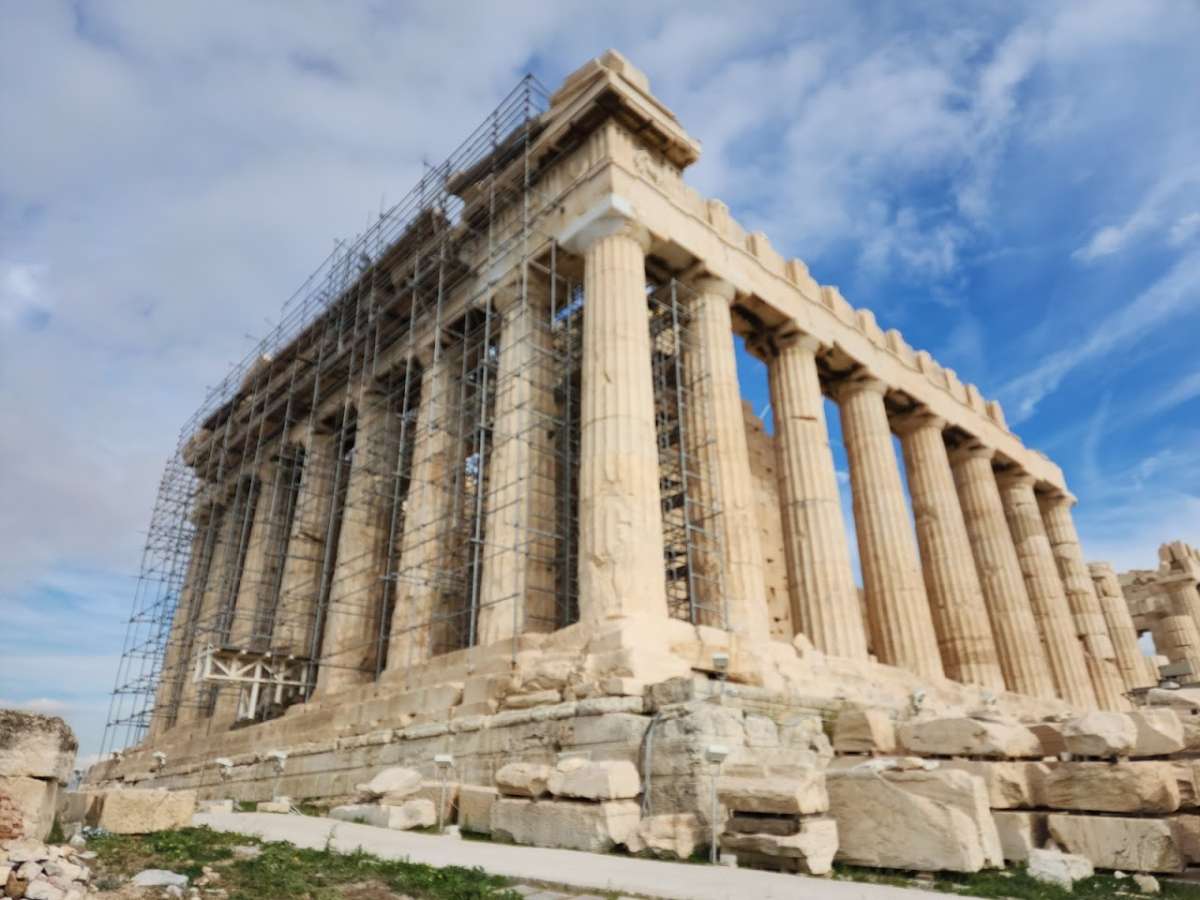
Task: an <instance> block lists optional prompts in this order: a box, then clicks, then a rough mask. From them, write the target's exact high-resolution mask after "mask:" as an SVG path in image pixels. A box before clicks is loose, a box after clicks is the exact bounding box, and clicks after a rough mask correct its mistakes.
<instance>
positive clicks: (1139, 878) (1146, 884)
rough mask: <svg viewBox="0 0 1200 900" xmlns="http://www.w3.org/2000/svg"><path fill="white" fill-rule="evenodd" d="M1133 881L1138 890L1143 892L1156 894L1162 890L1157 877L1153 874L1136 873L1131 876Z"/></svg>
mask: <svg viewBox="0 0 1200 900" xmlns="http://www.w3.org/2000/svg"><path fill="white" fill-rule="evenodd" d="M1133 883H1134V884H1136V885H1137V889H1138V891H1139V892H1140V893H1143V894H1158V893H1161V892H1162V888H1161V887H1159V884H1158V879H1157V878H1155V877H1154V876H1153V875H1142V874H1140V873H1138V874H1136V875H1134V876H1133Z"/></svg>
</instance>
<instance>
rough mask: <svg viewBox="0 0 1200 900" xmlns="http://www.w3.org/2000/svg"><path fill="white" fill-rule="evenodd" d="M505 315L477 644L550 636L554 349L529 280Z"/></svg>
mask: <svg viewBox="0 0 1200 900" xmlns="http://www.w3.org/2000/svg"><path fill="white" fill-rule="evenodd" d="M495 306H496V309H497V311H498V312H499V313H500V314H501V315H502V317H503V323H502V325H501V330H500V359H499V374H498V376H497V381H496V412H495V425H494V428H493V430H492V449H491V461H490V463H489V470H488V478H487V491H488V493H487V499H486V505H485V510H486V514H485V522H486V529H487V531H486V549H485V555H484V560H483V573H482V577H481V578H480V601H479V619H478V627H477V633H478V638H477V641H476V643H478V644H483V645H486V644H491V643H494V642H496V641H501V640H507V639H509V638H512V637H513V636H514V635H515V634H520V633H522V632H523V631H553V630H554V626H555V624H556V616H555V613H556V610H555V569H554V553H555V544H554V540H553V538H552V535H553V532H554V515H555V509H554V497H555V456H554V446H553V425H552V423H553V422H554V412H555V401H554V384H553V374H554V373H553V362H554V347H553V335H552V334H551V331H550V323H549V298H548V296H547V294H546V290H545V286H544V285H543V284H541V283H540V282H538V281H536V280H535V279H534V278H533V277H532V275H530V276H529V278H528V281H527V282H526V283H525V290H522V288H521V283H517V284H515V285H509V286H508V287H507V288H506V289H505V290H503V291H501V292H500V293H498V295H497V299H496V304H495Z"/></svg>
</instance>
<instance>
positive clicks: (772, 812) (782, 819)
mask: <svg viewBox="0 0 1200 900" xmlns="http://www.w3.org/2000/svg"><path fill="white" fill-rule="evenodd" d="M717 795H718V799H719V801H720V804H721V806H722V807H723V808H724V809H725V810H726V811H727V814H728V815H727V817H726V818H725V820H724V823H723V829H722V831H721V837H720V845H721V851H722V853H723V854H725V853H732V854H734V855H735V856H736V857H737V862H738V865H739V866H741V867H748V868H761V869H771V870H776V871H784V872H799V873H803V874H807V875H826V874H828V873H829V871H830V870H831V869H832V868H833V856H834V854H835V853H836V852H837V848H838V833H837V823H836V822H835V821H834V820H833V819H832V818H830V817H829V816H828V815H827V814H828V812H829V794H828V792H827V791H826V790H825V773H824V772H822V771H820V770H818V769H815V768H814V769H810V770H808V771H806V772H795V771H794V772H792V773H791V774H789V775H787V776H771V775H768V776H766V777H739V776H730V777H723V778H720V779H719V780H718V782H717Z"/></svg>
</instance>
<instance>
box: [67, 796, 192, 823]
mask: <svg viewBox="0 0 1200 900" xmlns="http://www.w3.org/2000/svg"><path fill="white" fill-rule="evenodd" d="M195 811H196V792H195V791H169V790H166V789H164V788H117V789H114V790H111V791H105V792H104V798H103V800H102V801H101V803H100V804H99V813H98V815H97V818H96V821H95V822H88V823H87V824H89V825H96V826H98V827H100V828H103V829H104V830H105V831H111V832H112V833H113V834H150V833H151V832H155V831H169V830H170V829H172V828H183V827H185V826H187V825H189V824H190V823H191V821H192V814H193V813H195Z"/></svg>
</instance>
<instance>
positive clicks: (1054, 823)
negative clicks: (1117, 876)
mask: <svg viewBox="0 0 1200 900" xmlns="http://www.w3.org/2000/svg"><path fill="white" fill-rule="evenodd" d="M1047 823H1048V825H1049V829H1050V837H1051V838H1053V839H1054V841H1055V842H1056V843H1058V845H1059V846H1060V847H1062V848H1063V849H1064V850H1066V851H1067V852H1069V853H1075V854H1078V855H1079V856H1083V857H1085V858H1087V859H1089V860H1091V861H1092V863H1093V864H1094V865H1095V866H1096V867H1097V868H1100V869H1123V870H1124V871H1126V872H1131V871H1132V872H1178V871H1181V870H1182V869H1183V866H1184V857H1183V853H1182V852H1181V851H1180V849H1179V846H1178V844H1177V843H1176V841H1175V837H1174V835H1173V834H1172V832H1171V826H1170V824H1169V823H1168V822H1167V821H1166V820H1165V819H1146V818H1132V817H1124V816H1088V815H1066V814H1063V813H1052V814H1051V815H1050V816H1049V817H1048V818H1047Z"/></svg>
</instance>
